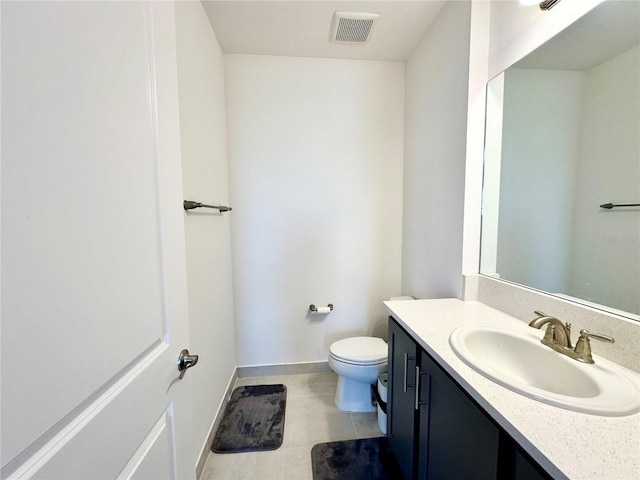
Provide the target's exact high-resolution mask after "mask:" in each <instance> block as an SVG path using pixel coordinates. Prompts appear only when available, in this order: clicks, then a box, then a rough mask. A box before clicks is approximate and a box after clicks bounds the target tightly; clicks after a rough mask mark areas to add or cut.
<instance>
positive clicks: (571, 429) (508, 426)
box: [384, 299, 640, 480]
mask: <svg viewBox="0 0 640 480" xmlns="http://www.w3.org/2000/svg"><path fill="white" fill-rule="evenodd" d="M384 304H385V306H386V307H387V309H388V310H389V311H390V312H391V314H392V315H393V317H394V318H395V319H396V320H397V321H398V322H399V323H400V324H401V325H402V326H403V327H404V328H405V330H407V332H409V333H410V334H411V335H412V336H413V337H414V339H415V340H416V341H417V342H418V343H419V344H420V345H421V346H422V348H424V350H426V351H427V352H428V353H429V354H430V355H431V356H433V357H434V358H435V359H436V360H437V361H438V362H439V363H440V364H441V365H442V367H443V368H444V369H445V370H446V371H447V372H448V373H449V374H450V375H451V376H452V377H453V378H455V379H456V380H457V381H458V383H460V385H462V387H463V388H465V389H466V390H467V392H468V393H469V394H470V395H471V396H472V397H473V398H474V399H475V400H476V402H478V404H479V405H481V406H482V408H484V409H485V410H486V411H487V413H489V415H491V416H492V417H493V418H494V420H495V421H496V423H498V424H499V425H500V426H501V427H502V428H503V429H504V430H506V431H507V432H508V433H509V434H510V435H511V436H512V437H513V438H514V439H515V440H516V441H517V442H518V443H520V445H521V446H522V448H524V449H525V450H526V451H527V452H528V453H529V455H531V456H532V457H533V458H534V459H535V460H536V461H537V462H538V463H539V464H540V465H541V466H542V467H543V468H544V469H546V470H547V472H549V474H551V475H552V476H553V477H554V478H569V479H576V480H578V479H589V480H591V479H608V480H627V479H628V480H638V479H640V413H636V414H635V415H631V416H626V417H604V416H597V415H590V414H585V413H578V412H572V411H569V410H565V409H562V408H559V407H554V406H551V405H547V404H544V403H541V402H538V401H536V400H533V399H530V398H528V397H525V396H523V395H520V394H518V393H516V392H513V391H511V390H509V389H507V388H505V387H502V386H500V385H498V384H497V383H494V382H493V381H491V380H489V379H487V378H485V377H484V376H482V375H481V374H480V373H478V372H476V371H475V370H473V369H472V368H471V367H469V366H467V365H466V364H465V363H464V362H463V361H462V360H460V359H459V358H458V356H457V355H456V354H455V353H454V352H453V350H452V349H451V347H450V346H449V335H450V334H451V332H452V331H453V330H454V329H456V328H457V327H459V326H462V325H490V326H508V325H510V324H511V325H517V326H519V327H522V325H523V324H524V322H522V321H520V320H518V319H516V318H514V317H512V316H510V315H507V314H505V313H503V312H500V311H498V310H496V309H494V308H491V307H489V306H487V305H485V304H482V303H479V302H463V301H462V300H458V299H441V300H415V301H388V302H384ZM524 325H526V324H524ZM543 334H544V332H542V331H541V332H540V338H542V336H543ZM594 359H595V361H596V364H597V362H598V356H597V355H596V354H594ZM626 372H628V374H629V376H630V377H631V378H633V379H634V380H635V381H636V383H637V384H638V385H640V376H638V375H637V374H636V373H634V372H632V371H630V370H626Z"/></svg>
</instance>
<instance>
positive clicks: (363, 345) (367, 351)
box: [329, 337, 388, 364]
mask: <svg viewBox="0 0 640 480" xmlns="http://www.w3.org/2000/svg"><path fill="white" fill-rule="evenodd" d="M329 352H331V355H333V356H334V357H337V358H340V359H344V360H346V361H347V362H355V363H360V364H371V363H381V362H386V361H387V357H388V350H387V343H386V342H385V341H384V340H382V339H381V338H377V337H351V338H345V339H343V340H338V341H337V342H334V343H332V344H331V346H330V347H329Z"/></svg>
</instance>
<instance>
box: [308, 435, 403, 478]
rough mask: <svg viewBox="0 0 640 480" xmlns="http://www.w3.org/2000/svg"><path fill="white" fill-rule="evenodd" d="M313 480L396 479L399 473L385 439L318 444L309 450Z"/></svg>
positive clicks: (400, 476)
mask: <svg viewBox="0 0 640 480" xmlns="http://www.w3.org/2000/svg"><path fill="white" fill-rule="evenodd" d="M311 465H312V468H313V480H398V479H401V478H402V472H401V471H400V467H399V466H398V462H397V461H396V458H395V457H394V456H393V453H392V452H391V449H390V448H389V443H388V442H387V437H377V438H365V439H362V440H347V441H344V442H329V443H319V444H317V445H314V446H313V448H312V449H311Z"/></svg>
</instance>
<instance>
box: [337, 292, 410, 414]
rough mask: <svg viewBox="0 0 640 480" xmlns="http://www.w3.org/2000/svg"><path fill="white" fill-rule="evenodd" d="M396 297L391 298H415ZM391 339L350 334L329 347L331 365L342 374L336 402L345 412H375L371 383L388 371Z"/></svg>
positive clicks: (394, 299)
mask: <svg viewBox="0 0 640 480" xmlns="http://www.w3.org/2000/svg"><path fill="white" fill-rule="evenodd" d="M413 299H414V298H413V297H408V296H402V297H392V298H390V299H389V300H391V301H398V300H413ZM388 357H389V350H388V347H387V342H385V341H384V340H383V339H381V338H377V337H350V338H344V339H342V340H338V341H337V342H334V343H332V344H331V346H330V347H329V366H330V367H331V369H332V370H333V371H334V372H336V373H337V374H338V387H337V389H336V397H335V404H336V407H338V409H340V410H342V411H343V412H375V411H376V408H377V407H376V405H375V404H374V403H373V399H372V390H371V385H374V384H376V383H377V382H378V376H379V375H380V374H381V373H384V372H386V371H387V364H388V361H389V358H388Z"/></svg>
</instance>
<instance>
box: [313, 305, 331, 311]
mask: <svg viewBox="0 0 640 480" xmlns="http://www.w3.org/2000/svg"><path fill="white" fill-rule="evenodd" d="M327 307H329V311H330V312H331V311H333V303H329V304H328V305H327ZM309 310H311V311H312V312H317V311H318V307H316V306H315V305H314V304H313V303H312V304H311V305H309Z"/></svg>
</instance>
